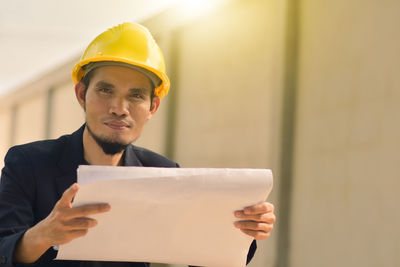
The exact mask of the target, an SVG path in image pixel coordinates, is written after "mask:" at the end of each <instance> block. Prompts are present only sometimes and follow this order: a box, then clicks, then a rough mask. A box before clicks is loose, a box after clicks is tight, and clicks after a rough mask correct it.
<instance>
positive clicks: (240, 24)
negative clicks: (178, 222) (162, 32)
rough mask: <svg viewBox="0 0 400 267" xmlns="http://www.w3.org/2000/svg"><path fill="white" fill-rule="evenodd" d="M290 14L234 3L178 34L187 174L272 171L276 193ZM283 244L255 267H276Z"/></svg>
mask: <svg viewBox="0 0 400 267" xmlns="http://www.w3.org/2000/svg"><path fill="white" fill-rule="evenodd" d="M284 14H285V1H261V0H260V1H234V3H232V4H230V5H228V6H227V7H225V8H223V9H220V10H218V11H217V12H215V13H214V14H211V15H207V16H205V17H203V18H201V19H199V20H198V21H195V22H193V23H191V24H188V25H185V26H184V27H183V28H182V29H180V34H179V38H180V43H179V45H180V55H179V57H178V58H179V59H180V62H179V64H178V66H179V68H178V70H179V73H178V74H179V75H178V78H179V83H178V85H179V96H178V98H179V99H178V107H177V124H176V125H177V128H176V134H177V136H176V151H175V155H176V159H177V161H178V162H179V163H181V164H182V166H184V167H236V168H239V167H248V168H272V169H273V170H274V171H275V185H276V186H275V188H274V194H276V192H278V190H279V189H278V188H279V170H278V167H277V166H278V163H279V148H278V147H279V144H280V139H279V138H280V136H279V132H280V116H281V93H282V65H283V49H284V45H283V42H284V37H283V35H284V33H283V28H284V20H285V18H284ZM270 200H271V201H274V196H272V197H271V198H270ZM275 204H277V203H276V202H275ZM277 236H278V233H277V231H276V230H275V232H274V233H273V235H272V237H271V238H270V239H268V240H267V241H261V242H259V250H258V252H257V254H256V257H255V259H254V260H253V262H252V263H251V266H259V267H261V266H263V267H265V266H273V264H274V262H275V253H276V250H275V244H276V243H275V241H276V240H275V238H276V237H277Z"/></svg>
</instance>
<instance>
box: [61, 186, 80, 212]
mask: <svg viewBox="0 0 400 267" xmlns="http://www.w3.org/2000/svg"><path fill="white" fill-rule="evenodd" d="M78 190H79V185H78V184H77V183H74V184H72V185H71V186H70V187H69V188H68V189H67V190H65V191H64V193H63V195H62V196H61V198H60V200H59V201H58V202H57V206H59V207H64V208H70V207H71V202H72V199H73V198H74V197H75V195H76V193H77V192H78Z"/></svg>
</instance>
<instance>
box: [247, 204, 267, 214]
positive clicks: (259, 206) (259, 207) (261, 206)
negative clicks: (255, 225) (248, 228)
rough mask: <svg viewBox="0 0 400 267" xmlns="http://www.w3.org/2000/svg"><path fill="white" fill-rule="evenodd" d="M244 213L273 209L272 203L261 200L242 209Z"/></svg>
mask: <svg viewBox="0 0 400 267" xmlns="http://www.w3.org/2000/svg"><path fill="white" fill-rule="evenodd" d="M243 211H244V213H245V214H262V213H267V212H273V211H274V205H272V204H271V203H269V202H261V203H258V204H256V205H253V206H249V207H245V208H244V209H243Z"/></svg>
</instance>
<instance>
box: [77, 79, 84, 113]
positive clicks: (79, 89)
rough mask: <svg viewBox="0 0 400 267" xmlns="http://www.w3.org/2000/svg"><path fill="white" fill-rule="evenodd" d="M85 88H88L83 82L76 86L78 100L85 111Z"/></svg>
mask: <svg viewBox="0 0 400 267" xmlns="http://www.w3.org/2000/svg"><path fill="white" fill-rule="evenodd" d="M85 88H86V86H85V85H84V84H83V83H82V82H78V83H77V84H75V95H76V99H77V100H78V102H79V105H81V107H82V108H83V109H85Z"/></svg>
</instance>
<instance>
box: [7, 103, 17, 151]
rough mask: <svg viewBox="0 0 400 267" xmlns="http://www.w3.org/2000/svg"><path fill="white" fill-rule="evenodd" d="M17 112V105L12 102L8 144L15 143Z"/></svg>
mask: <svg viewBox="0 0 400 267" xmlns="http://www.w3.org/2000/svg"><path fill="white" fill-rule="evenodd" d="M17 112H18V106H17V104H14V105H13V106H12V107H11V125H10V140H9V142H10V146H13V145H15V142H16V137H15V135H16V133H17V119H18V118H17Z"/></svg>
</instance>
